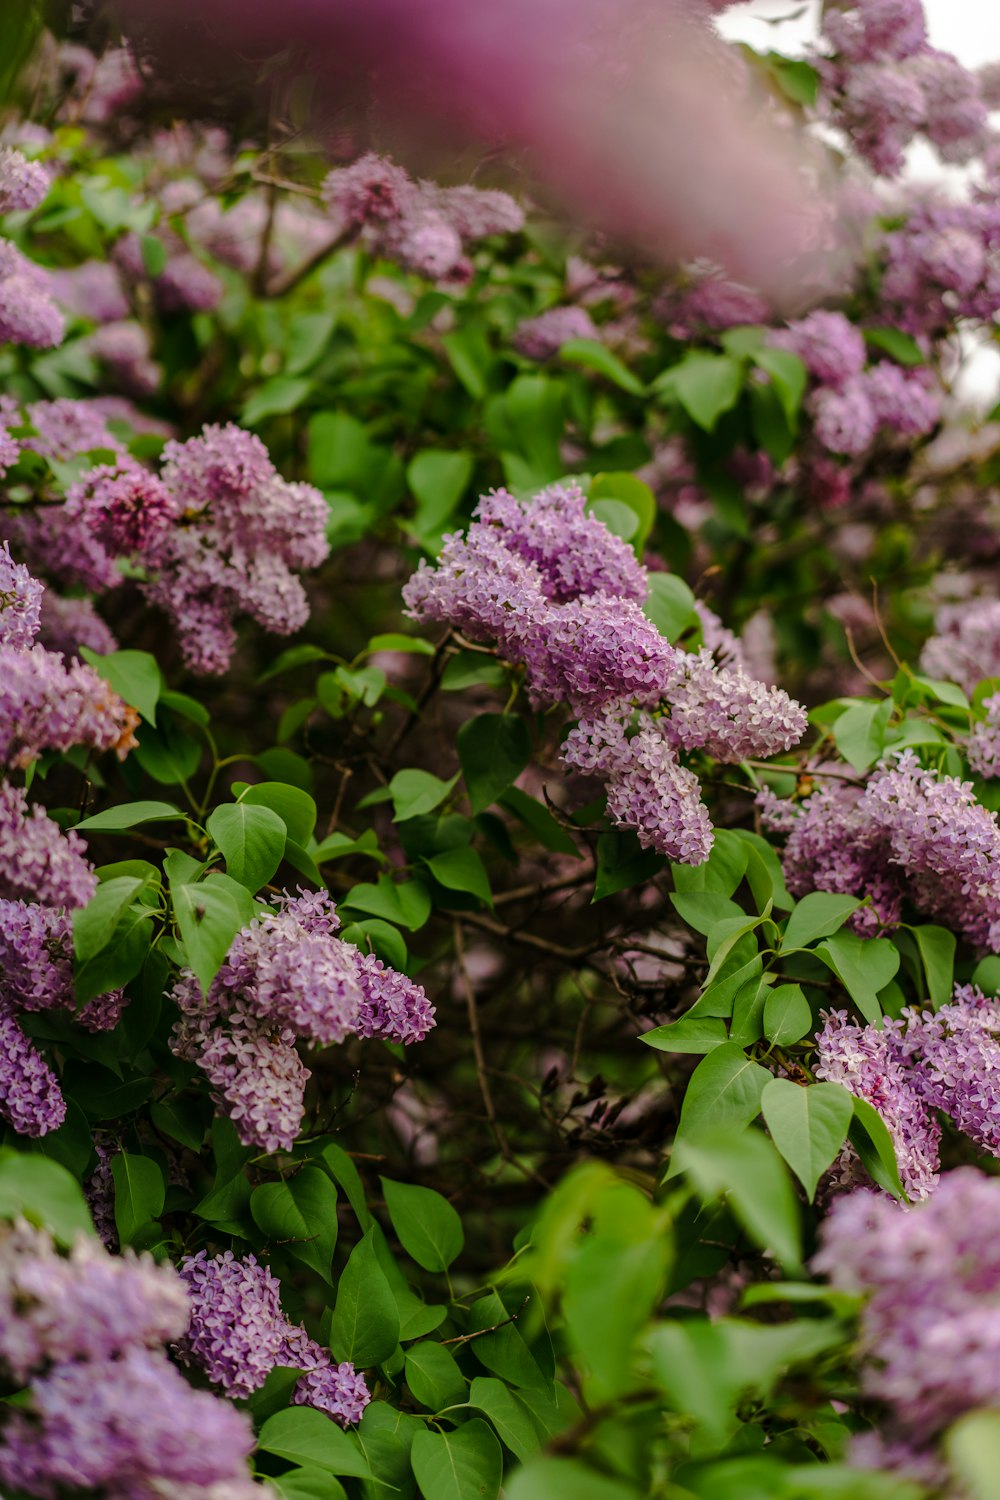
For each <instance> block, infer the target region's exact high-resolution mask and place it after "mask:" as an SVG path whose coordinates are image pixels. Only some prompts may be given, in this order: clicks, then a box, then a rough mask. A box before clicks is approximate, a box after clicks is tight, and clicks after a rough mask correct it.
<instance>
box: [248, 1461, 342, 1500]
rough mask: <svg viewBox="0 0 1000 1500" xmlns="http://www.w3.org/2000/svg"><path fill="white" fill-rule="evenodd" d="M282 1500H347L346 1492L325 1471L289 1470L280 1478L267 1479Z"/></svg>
mask: <svg viewBox="0 0 1000 1500" xmlns="http://www.w3.org/2000/svg"><path fill="white" fill-rule="evenodd" d="M267 1482H268V1485H269V1486H270V1487H271V1488H272V1489H275V1490H277V1492H278V1494H279V1495H281V1497H282V1500H347V1491H346V1490H345V1489H344V1486H343V1485H342V1484H340V1483H338V1481H337V1480H336V1479H334V1477H333V1475H332V1474H330V1473H328V1472H327V1471H326V1470H325V1469H305V1468H304V1469H289V1471H288V1473H287V1474H282V1475H281V1477H280V1478H278V1479H275V1478H274V1477H273V1476H272V1477H269V1478H268V1481H267Z"/></svg>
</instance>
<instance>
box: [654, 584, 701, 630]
mask: <svg viewBox="0 0 1000 1500" xmlns="http://www.w3.org/2000/svg"><path fill="white" fill-rule="evenodd" d="M694 603H695V600H694V594H692V592H691V590H690V589H689V588H688V586H687V584H686V583H685V582H684V580H683V578H678V576H677V574H676V573H651V574H650V575H649V593H648V594H647V596H646V602H645V604H644V605H643V606H642V612H643V614H644V615H645V616H646V618H647V619H649V620H652V622H653V624H654V625H655V626H656V628H657V630H658V631H659V632H660V634H661V635H662V636H665V637H666V639H667V640H668V641H676V640H677V639H678V638H679V637H680V636H682V635H683V634H684V633H685V631H687V630H693V629H694V628H695V627H696V626H700V623H701V622H700V620H699V618H698V612H697V610H696V609H695V607H694Z"/></svg>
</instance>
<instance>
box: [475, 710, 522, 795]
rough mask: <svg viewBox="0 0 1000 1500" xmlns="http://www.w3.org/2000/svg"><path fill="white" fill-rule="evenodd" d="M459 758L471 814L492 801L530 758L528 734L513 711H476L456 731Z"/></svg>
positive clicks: (508, 785)
mask: <svg viewBox="0 0 1000 1500" xmlns="http://www.w3.org/2000/svg"><path fill="white" fill-rule="evenodd" d="M458 758H459V761H460V762H461V766H462V774H463V775H464V777H465V785H466V788H467V789H468V793H469V801H470V802H471V804H472V811H473V812H474V813H478V812H482V811H483V810H484V809H485V808H487V807H489V806H490V804H491V803H493V802H495V801H496V800H497V798H498V797H500V796H501V795H502V794H503V793H504V792H506V790H507V788H508V787H510V786H511V785H512V784H513V783H514V782H515V781H516V780H517V778H518V776H520V774H521V772H522V771H523V770H524V768H525V766H526V765H527V764H528V761H529V760H530V759H531V736H530V735H529V734H528V727H527V725H526V724H525V723H524V721H523V719H519V718H517V717H516V716H515V715H513V714H477V716H476V717H475V718H474V719H469V720H467V721H466V723H464V724H463V725H462V727H461V729H460V730H459V731H458Z"/></svg>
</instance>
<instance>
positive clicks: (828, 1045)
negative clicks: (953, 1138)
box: [815, 1010, 941, 1199]
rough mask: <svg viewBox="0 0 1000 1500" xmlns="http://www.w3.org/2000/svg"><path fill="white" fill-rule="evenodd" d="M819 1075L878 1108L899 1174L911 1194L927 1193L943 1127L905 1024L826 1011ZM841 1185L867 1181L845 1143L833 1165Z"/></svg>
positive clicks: (819, 1041) (818, 1040) (934, 1175)
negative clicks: (858, 1021)
mask: <svg viewBox="0 0 1000 1500" xmlns="http://www.w3.org/2000/svg"><path fill="white" fill-rule="evenodd" d="M816 1044H817V1061H816V1065H815V1072H816V1077H817V1078H820V1079H823V1080H824V1081H825V1082H827V1083H840V1084H843V1086H844V1088H846V1089H848V1090H849V1091H850V1092H851V1093H852V1094H854V1095H855V1097H856V1098H859V1099H866V1100H867V1101H868V1103H869V1104H871V1105H873V1106H874V1108H875V1109H877V1110H878V1112H879V1114H880V1115H881V1116H882V1119H883V1121H884V1123H885V1126H886V1128H887V1130H888V1131H889V1134H890V1135H891V1136H892V1143H893V1145H894V1147H895V1149H896V1161H897V1163H898V1166H899V1177H900V1181H901V1182H902V1184H903V1188H904V1190H905V1192H906V1194H907V1196H908V1197H909V1198H913V1199H921V1198H926V1197H928V1196H929V1195H930V1194H931V1193H932V1192H933V1191H934V1189H935V1187H936V1186H937V1182H938V1146H939V1143H940V1140H941V1126H940V1124H939V1123H938V1121H937V1119H936V1118H935V1116H934V1114H933V1112H932V1105H931V1103H930V1101H929V1099H928V1098H927V1097H926V1094H925V1091H924V1090H923V1089H922V1087H921V1081H920V1078H919V1076H918V1075H917V1074H916V1073H915V1072H914V1069H913V1066H912V1061H911V1051H910V1048H909V1046H908V1043H907V1039H906V1032H905V1027H904V1023H903V1022H901V1021H893V1020H890V1019H887V1020H885V1022H884V1023H883V1024H882V1026H881V1027H875V1026H871V1025H869V1026H857V1025H854V1024H853V1023H852V1022H850V1021H848V1019H847V1012H846V1011H843V1010H834V1011H830V1012H829V1013H827V1014H825V1015H824V1025H823V1029H822V1031H821V1032H820V1033H819V1035H818V1036H817V1038H816ZM833 1175H834V1180H835V1182H837V1184H838V1185H839V1186H849V1187H853V1186H856V1185H857V1184H858V1183H861V1182H864V1181H866V1175H865V1173H864V1171H863V1169H862V1168H861V1165H860V1163H859V1162H858V1160H857V1158H856V1156H855V1154H854V1150H853V1147H850V1146H845V1148H844V1150H843V1152H842V1153H841V1156H840V1158H839V1160H838V1161H837V1163H836V1164H835V1166H834V1168H833Z"/></svg>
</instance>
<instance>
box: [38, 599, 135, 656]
mask: <svg viewBox="0 0 1000 1500" xmlns="http://www.w3.org/2000/svg"><path fill="white" fill-rule="evenodd" d="M38 639H39V642H40V644H41V645H43V646H45V647H46V648H47V649H48V650H49V651H54V652H57V653H59V654H60V655H62V656H66V657H69V658H70V659H74V658H75V659H77V660H79V657H80V647H81V646H86V647H87V648H88V649H89V650H91V651H96V652H97V654H98V656H107V654H108V653H109V652H110V651H117V650H118V642H117V640H116V639H115V637H114V636H113V635H112V633H111V628H110V626H109V625H107V624H106V623H105V621H104V620H102V619H101V617H100V615H99V614H98V613H97V611H96V610H95V608H94V606H93V604H92V603H91V601H90V600H89V599H68V598H63V597H61V596H60V595H59V594H54V593H53V592H52V590H51V589H46V591H45V594H44V596H43V598H42V611H41V625H40V629H39V632H38Z"/></svg>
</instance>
